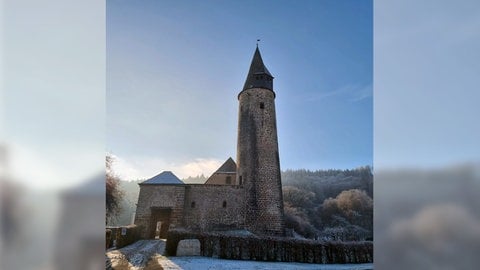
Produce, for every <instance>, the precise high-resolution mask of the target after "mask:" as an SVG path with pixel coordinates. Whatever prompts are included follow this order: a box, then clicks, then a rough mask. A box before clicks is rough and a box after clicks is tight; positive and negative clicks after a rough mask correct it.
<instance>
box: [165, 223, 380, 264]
mask: <svg viewBox="0 0 480 270" xmlns="http://www.w3.org/2000/svg"><path fill="white" fill-rule="evenodd" d="M183 239H198V240H199V241H200V245H201V247H200V249H201V250H200V254H201V255H202V256H206V257H215V258H222V259H233V260H256V261H278V262H303V263H322V264H331V263H372V262H373V243H372V242H370V241H362V242H319V241H313V240H299V239H294V238H280V237H255V236H230V235H222V234H214V233H194V232H188V231H181V230H170V231H169V232H168V235H167V245H166V248H165V252H166V254H167V255H170V256H175V255H176V250H177V246H178V242H179V241H180V240H183Z"/></svg>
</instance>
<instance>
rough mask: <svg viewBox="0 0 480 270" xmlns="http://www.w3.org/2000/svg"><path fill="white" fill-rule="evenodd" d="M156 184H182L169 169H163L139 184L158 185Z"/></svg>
mask: <svg viewBox="0 0 480 270" xmlns="http://www.w3.org/2000/svg"><path fill="white" fill-rule="evenodd" d="M158 184H170V185H171V184H180V185H181V184H184V183H183V182H182V180H180V179H178V177H176V176H175V174H173V173H172V172H171V171H163V172H161V173H160V174H157V175H155V176H154V177H152V178H150V179H148V180H145V181H143V182H142V183H140V185H158Z"/></svg>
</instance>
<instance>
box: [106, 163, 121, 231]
mask: <svg viewBox="0 0 480 270" xmlns="http://www.w3.org/2000/svg"><path fill="white" fill-rule="evenodd" d="M105 161H106V177H105V181H106V195H105V198H106V222H107V223H108V221H110V220H111V219H112V218H114V217H116V216H117V215H118V214H119V213H120V211H121V207H120V203H121V201H122V198H123V195H124V193H123V191H122V190H121V189H120V178H119V177H118V176H117V175H115V173H114V171H113V169H112V163H113V162H114V159H113V157H112V156H110V155H108V154H107V156H106V160H105Z"/></svg>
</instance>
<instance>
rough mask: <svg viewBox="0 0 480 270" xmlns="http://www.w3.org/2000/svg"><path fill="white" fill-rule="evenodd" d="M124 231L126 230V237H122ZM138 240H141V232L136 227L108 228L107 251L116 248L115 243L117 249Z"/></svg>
mask: <svg viewBox="0 0 480 270" xmlns="http://www.w3.org/2000/svg"><path fill="white" fill-rule="evenodd" d="M122 229H124V230H125V235H122ZM138 240H140V230H139V229H138V227H137V226H136V225H129V226H122V227H107V228H106V248H107V249H108V248H111V247H113V246H114V241H115V242H116V245H115V247H116V248H122V247H124V246H127V245H130V244H133V243H135V242H136V241H138Z"/></svg>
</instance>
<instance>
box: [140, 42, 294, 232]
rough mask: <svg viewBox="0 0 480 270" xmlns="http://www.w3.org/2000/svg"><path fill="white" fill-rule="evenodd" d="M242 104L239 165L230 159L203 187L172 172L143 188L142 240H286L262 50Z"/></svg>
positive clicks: (274, 127) (274, 128) (269, 85)
mask: <svg viewBox="0 0 480 270" xmlns="http://www.w3.org/2000/svg"><path fill="white" fill-rule="evenodd" d="M238 100H239V113H238V141H237V164H236V163H235V162H234V161H233V159H232V158H229V159H227V161H225V163H224V164H223V165H222V166H221V167H220V168H219V169H218V170H217V171H216V172H215V173H213V174H212V175H211V176H210V177H209V178H208V180H207V181H206V182H205V184H185V183H183V182H182V181H181V180H180V179H178V178H177V177H176V176H175V175H174V174H173V173H172V172H168V171H167V172H162V173H160V174H159V175H157V176H154V177H152V178H150V179H148V180H146V181H144V182H142V183H140V184H139V185H140V194H139V197H138V203H137V210H136V213H135V224H136V225H137V226H139V227H140V228H142V229H141V234H142V237H143V238H145V239H147V238H155V237H160V238H165V237H166V233H167V231H168V230H169V229H170V228H185V229H189V230H195V231H225V230H248V231H250V232H252V233H254V234H256V235H275V236H284V235H285V221H284V214H283V198H282V184H281V179H280V161H279V154H278V140H277V125H276V117H275V92H274V91H273V76H272V75H271V74H270V72H269V71H268V69H267V68H266V67H265V65H264V63H263V60H262V57H261V55H260V51H259V49H258V46H257V48H256V50H255V53H254V55H253V59H252V62H251V65H250V69H249V72H248V75H247V79H246V81H245V85H244V87H243V89H242V91H241V92H240V93H239V94H238Z"/></svg>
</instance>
